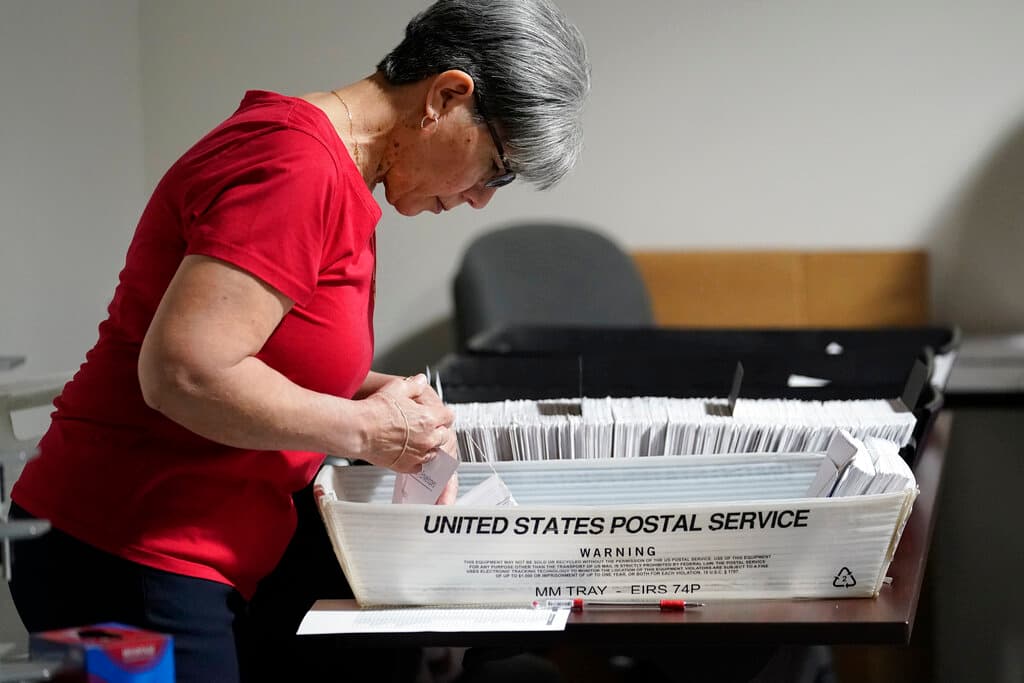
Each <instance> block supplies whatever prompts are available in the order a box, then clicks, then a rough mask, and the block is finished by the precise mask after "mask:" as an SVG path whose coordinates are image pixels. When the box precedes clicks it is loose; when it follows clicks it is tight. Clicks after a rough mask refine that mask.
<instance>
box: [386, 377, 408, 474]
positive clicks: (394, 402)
mask: <svg viewBox="0 0 1024 683" xmlns="http://www.w3.org/2000/svg"><path fill="white" fill-rule="evenodd" d="M381 394H383V395H384V396H386V397H387V399H388V400H389V401H391V404H392V405H393V406H395V408H396V409H397V410H398V414H399V415H401V416H402V421H403V422H405V443H403V444H402V452H401V453H399V454H398V456H397V457H396V458H395V459H394V460H392V461H391V464H390V465H388V469H391V468H392V467H394V466H395V464H396V463H397V462H398V461H399V460H401V459H402V456H403V455H405V451H406V449H408V448H409V418H408V417H406V415H405V411H404V410H402V406H400V405H399V404H398V401H397V400H395V397H394V396H392V395H391V394H386V393H384V392H381Z"/></svg>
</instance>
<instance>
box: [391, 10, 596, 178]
mask: <svg viewBox="0 0 1024 683" xmlns="http://www.w3.org/2000/svg"><path fill="white" fill-rule="evenodd" d="M377 69H378V70H379V71H381V72H382V73H383V74H384V76H385V77H386V78H387V79H388V81H389V82H390V83H393V84H395V85H402V84H407V83H415V82H417V81H420V80H422V79H424V78H428V77H430V76H434V75H436V74H439V73H442V72H444V71H447V70H449V69H458V70H460V71H464V72H466V73H467V74H469V75H470V76H471V77H472V78H473V81H474V83H475V88H476V91H477V94H478V95H479V96H480V98H481V100H482V101H483V105H484V108H485V110H486V112H485V113H486V115H487V116H488V118H490V119H491V120H493V121H495V122H496V123H497V124H498V125H500V127H501V129H502V132H503V138H504V139H505V145H506V156H507V158H508V160H509V165H510V166H511V168H512V170H514V171H515V172H516V173H517V174H519V175H521V176H523V177H524V178H525V179H527V180H529V181H530V182H532V183H534V184H536V185H537V186H538V187H539V188H540V189H542V190H543V189H547V188H549V187H551V186H552V185H554V184H555V183H557V182H558V181H559V180H561V179H562V177H563V176H564V175H565V174H566V173H568V172H569V171H570V170H571V169H572V167H573V166H574V165H575V164H576V160H577V159H578V158H579V156H580V149H581V148H582V146H583V131H582V127H581V121H580V118H581V115H582V109H583V101H584V99H585V98H586V96H587V93H588V92H589V91H590V63H589V61H588V60H587V49H586V46H585V45H584V43H583V36H582V35H581V34H580V32H579V30H578V29H577V28H576V27H575V26H573V25H572V24H570V23H569V22H568V20H567V19H566V18H565V16H564V15H563V14H562V12H561V10H559V9H558V7H556V6H555V5H554V4H553V3H552V2H550V1H549V0H439V2H435V3H434V4H433V5H431V6H430V7H429V8H427V9H426V10H424V11H423V12H421V13H420V14H418V15H417V16H416V17H414V18H413V20H412V21H410V22H409V25H408V26H407V27H406V29H405V39H404V40H403V41H402V42H401V44H400V45H399V46H398V47H396V48H395V49H394V50H392V51H391V53H390V54H388V56H386V57H385V58H384V59H383V60H381V62H380V64H378V65H377ZM479 113H480V112H478V114H479Z"/></svg>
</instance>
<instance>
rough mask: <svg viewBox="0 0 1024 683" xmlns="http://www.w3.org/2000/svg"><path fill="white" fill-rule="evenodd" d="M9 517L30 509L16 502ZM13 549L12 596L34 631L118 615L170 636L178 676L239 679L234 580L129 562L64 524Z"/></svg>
mask: <svg viewBox="0 0 1024 683" xmlns="http://www.w3.org/2000/svg"><path fill="white" fill-rule="evenodd" d="M10 517H11V519H28V518H30V517H31V515H29V514H28V513H27V512H25V510H23V509H21V508H20V507H18V505H17V504H12V505H11V510H10ZM13 551H14V556H13V560H12V563H11V569H12V570H13V578H12V580H11V595H12V597H13V598H14V604H15V606H16V607H17V609H18V614H19V615H20V616H21V620H22V622H23V623H24V624H25V627H26V628H27V629H28V630H29V631H30V632H35V631H48V630H51V629H59V628H69V627H73V626H84V625H87V624H96V623H101V622H107V621H116V622H120V623H123V624H129V625H131V626H137V627H139V628H145V629H149V630H152V631H159V632H160V633H166V634H169V635H171V636H173V637H174V665H175V670H176V674H177V678H176V680H177V681H178V683H192V682H193V681H196V682H198V681H225V682H226V683H233V682H235V681H238V680H239V678H238V658H237V655H236V634H237V627H238V625H239V624H240V617H241V616H242V615H243V612H244V610H245V603H244V601H243V600H242V597H241V596H240V595H239V594H238V592H237V591H235V590H234V589H232V588H231V587H230V586H226V585H224V584H221V583H217V582H215V581H207V580H204V579H196V578H192V577H187V576H180V575H178V574H171V573H169V572H165V571H161V570H159V569H151V568H149V567H145V566H143V565H140V564H136V563H135V562H129V561H128V560H123V559H121V558H119V557H116V556H114V555H111V554H109V553H105V552H103V551H101V550H97V549H96V548H94V547H92V546H90V545H87V544H85V543H82V542H81V541H78V540H76V539H74V538H72V537H71V536H68V535H67V534H65V533H63V532H62V531H60V530H59V529H51V530H50V531H49V532H47V533H46V534H44V535H43V536H41V537H39V538H34V539H29V540H21V541H15V542H14V544H13Z"/></svg>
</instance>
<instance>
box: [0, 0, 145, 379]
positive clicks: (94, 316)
mask: <svg viewBox="0 0 1024 683" xmlns="http://www.w3.org/2000/svg"><path fill="white" fill-rule="evenodd" d="M139 59H140V52H139V32H138V2H137V0H105V1H104V2H63V1H61V0H4V1H3V2H2V3H0V355H26V356H28V362H27V363H26V364H25V365H24V366H23V367H22V368H21V369H19V370H18V371H16V372H13V373H4V374H3V375H0V382H4V381H8V380H9V379H12V378H15V377H19V376H22V375H38V374H45V373H50V372H56V371H63V370H74V369H76V368H77V367H78V365H79V364H80V363H81V362H82V360H83V359H84V357H85V352H86V351H87V350H88V349H89V347H90V346H92V344H93V343H94V342H95V341H96V327H97V324H98V323H99V321H100V320H101V319H102V317H103V316H104V315H105V312H106V307H107V304H108V303H109V301H110V296H111V294H112V293H113V291H114V290H113V288H114V285H115V284H116V282H117V274H118V272H119V271H120V270H121V266H122V265H123V264H124V254H125V247H126V246H127V243H128V240H129V239H130V238H131V234H132V231H133V230H134V227H135V222H136V221H137V220H138V216H139V213H140V211H141V209H142V206H143V205H144V203H145V199H146V196H145V191H146V185H145V179H144V171H143V156H142V96H141V91H140V69H139V64H140V61H139Z"/></svg>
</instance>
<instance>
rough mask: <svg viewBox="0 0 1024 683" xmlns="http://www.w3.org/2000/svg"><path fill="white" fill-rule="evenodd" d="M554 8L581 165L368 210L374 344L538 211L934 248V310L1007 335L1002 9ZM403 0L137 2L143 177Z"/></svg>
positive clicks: (321, 70)
mask: <svg viewBox="0 0 1024 683" xmlns="http://www.w3.org/2000/svg"><path fill="white" fill-rule="evenodd" d="M286 5H287V6H286ZM561 5H562V6H563V8H564V9H565V10H566V12H567V13H568V14H569V15H570V17H571V18H572V19H573V20H575V21H576V22H577V23H578V25H579V26H580V27H581V29H582V30H583V32H584V34H585V36H586V38H587V40H588V44H589V47H590V51H591V54H592V59H593V66H594V90H593V95H592V99H591V101H590V105H589V108H588V111H587V115H586V133H587V140H588V143H587V151H586V156H585V158H584V160H583V162H582V165H581V166H580V167H579V169H578V172H577V173H576V174H575V175H574V176H572V177H571V178H569V179H568V180H567V181H566V182H565V183H564V184H563V185H562V186H560V187H559V188H556V189H555V190H554V191H552V192H551V193H548V194H538V193H534V192H532V191H530V190H527V189H525V188H524V187H520V186H515V187H510V188H508V189H507V190H503V191H502V192H499V193H498V196H497V197H496V198H495V200H494V201H493V202H492V204H491V206H490V207H488V208H487V210H486V211H485V212H482V213H479V212H474V211H473V210H471V209H468V208H464V209H460V210H459V211H458V212H456V213H455V214H453V215H448V216H443V217H440V218H437V217H434V216H426V217H418V218H415V219H412V220H409V219H403V218H401V217H400V216H398V215H397V214H395V213H393V212H392V211H391V210H390V209H388V208H385V215H384V218H383V220H382V221H381V225H380V231H379V246H380V252H381V253H380V258H381V264H380V283H379V296H378V307H377V330H378V347H379V350H382V351H386V350H387V349H388V348H389V347H392V346H393V345H394V344H396V343H398V342H400V341H401V340H403V339H404V338H406V337H407V335H409V334H410V333H411V332H414V331H416V330H419V329H421V328H424V327H426V326H429V325H430V324H431V323H432V322H435V321H437V320H438V319H440V318H443V317H444V316H446V315H447V313H448V311H449V308H450V303H449V302H450V295H449V281H450V278H451V276H452V274H453V273H454V271H455V268H456V262H457V259H458V256H459V254H460V253H461V251H462V249H463V247H464V246H465V245H466V243H467V241H468V240H469V239H470V238H471V237H472V236H474V235H476V234H478V233H479V232H481V231H482V230H484V229H485V228H487V227H489V226H493V225H495V224H497V223H503V222H506V221H510V220H514V219H520V218H526V217H551V216H554V217H564V218H571V219H578V220H582V221H586V222H589V223H591V224H593V225H596V226H600V227H602V228H604V229H605V230H607V231H609V232H611V233H612V234H613V235H614V236H615V237H616V238H618V239H619V240H620V241H621V242H622V243H624V244H625V245H626V246H628V247H667V248H715V247H725V248H736V247H740V248H761V247H779V248H787V247H792V248H807V247H811V248H868V249H870V248H896V247H917V246H922V245H932V244H934V245H936V247H937V248H938V253H937V254H936V255H935V266H936V286H935V290H936V297H937V301H936V306H935V308H936V315H937V317H938V318H939V319H941V320H956V321H958V322H961V323H963V324H965V325H966V326H967V327H968V328H982V329H1000V328H1007V327H1021V326H1022V325H1024V306H1020V305H1018V304H1017V302H1016V301H1015V300H1014V298H1013V297H1012V296H1010V297H1007V296H1001V295H1000V292H1003V291H1007V290H1009V291H1013V290H1015V289H1017V288H1019V287H1018V285H1020V284H1021V280H1022V278H1021V276H1020V275H1016V274H1015V273H1014V272H1013V271H1014V267H1013V265H1012V264H1013V261H1014V259H1013V255H1014V254H1017V255H1019V254H1022V253H1024V249H1022V248H1021V247H1024V244H1022V243H1021V239H1022V238H1021V237H1019V236H1018V233H1020V231H1019V230H1016V226H1018V225H1019V224H1020V219H1019V216H1020V214H1021V213H1022V208H1024V200H1021V199H1018V198H1017V197H1018V196H1020V195H1021V194H1022V193H1021V192H1020V191H1019V190H1018V191H1016V192H1014V191H1013V190H1014V188H1020V187H1022V186H1024V141H1022V136H1024V129H1022V127H1021V126H1022V124H1024V79H1021V78H1020V64H1022V63H1024V41H1022V40H1021V39H1020V35H1019V30H1018V29H1019V27H1020V26H1022V25H1024V5H1022V4H1021V3H1019V2H999V1H996V0H985V1H982V2H976V3H962V2H912V1H903V2H891V1H889V0H884V1H883V0H871V1H867V2H858V3H821V2H816V1H814V0H803V1H790V2H784V1H776V2H749V1H746V2H741V1H736V0H730V1H729V2H715V3H712V2H696V1H689V2H686V1H683V2H680V1H679V0H639V1H637V2H631V3H621V2H603V1H595V0H562V2H561ZM423 6H425V3H424V2H416V1H414V0H390V1H389V2H386V3H383V2H372V3H371V2H367V3H352V2H337V1H336V0H309V1H307V2H301V3H279V2H277V1H276V0H218V1H217V2H214V3H211V2H208V1H206V0H186V1H178V2H174V3H166V2H159V1H156V0H143V4H142V8H143V11H142V18H143V21H142V27H143V28H142V30H143V36H144V41H143V65H144V66H143V73H144V76H145V78H144V86H143V92H144V99H145V103H146V107H145V110H146V136H147V163H146V168H147V178H148V180H149V182H150V184H153V183H154V182H155V181H156V179H157V178H158V177H159V174H160V173H161V172H162V171H163V170H164V169H165V168H166V167H167V165H169V164H170V163H171V162H173V160H174V159H175V157H176V156H177V155H178V154H180V153H181V152H182V151H183V150H184V149H185V148H186V147H187V146H188V145H189V144H190V143H191V142H192V141H193V140H194V139H195V138H196V137H198V136H199V135H201V134H202V133H204V132H205V131H206V130H207V129H208V128H210V127H211V126H212V125H214V124H215V123H217V122H218V121H219V120H220V119H221V118H223V117H224V116H226V115H227V114H229V113H230V111H231V110H232V109H233V107H234V106H235V105H236V104H237V102H238V100H239V98H240V97H241V94H242V92H243V90H245V89H246V88H249V87H259V88H267V89H277V90H281V91H284V92H288V93H292V94H298V93H301V92H304V91H307V90H311V89H317V88H324V87H328V86H336V85H341V84H344V83H347V82H349V81H351V80H354V79H356V78H359V77H361V76H363V75H365V74H366V73H368V72H369V71H370V70H371V69H372V66H373V64H374V63H375V62H376V60H377V59H378V58H379V57H380V56H381V55H383V54H384V52H386V50H387V49H389V48H390V47H391V46H392V45H393V44H394V43H396V41H397V40H398V38H399V37H400V35H401V29H402V27H403V26H404V22H405V21H406V19H407V18H408V17H409V16H411V15H412V13H413V12H414V11H415V10H417V9H418V8H420V7H423ZM994 185H997V186H1001V187H1002V188H1003V189H1002V190H1001V191H996V192H994V193H993V190H992V187H993V186H994ZM968 233H969V235H970V238H971V240H972V242H971V243H965V242H964V241H963V237H964V236H965V234H968ZM976 236H977V239H975V237H976ZM985 244H988V245H991V246H990V247H988V248H985V247H984V246H983V245H985ZM1014 294H1015V292H1014Z"/></svg>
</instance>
